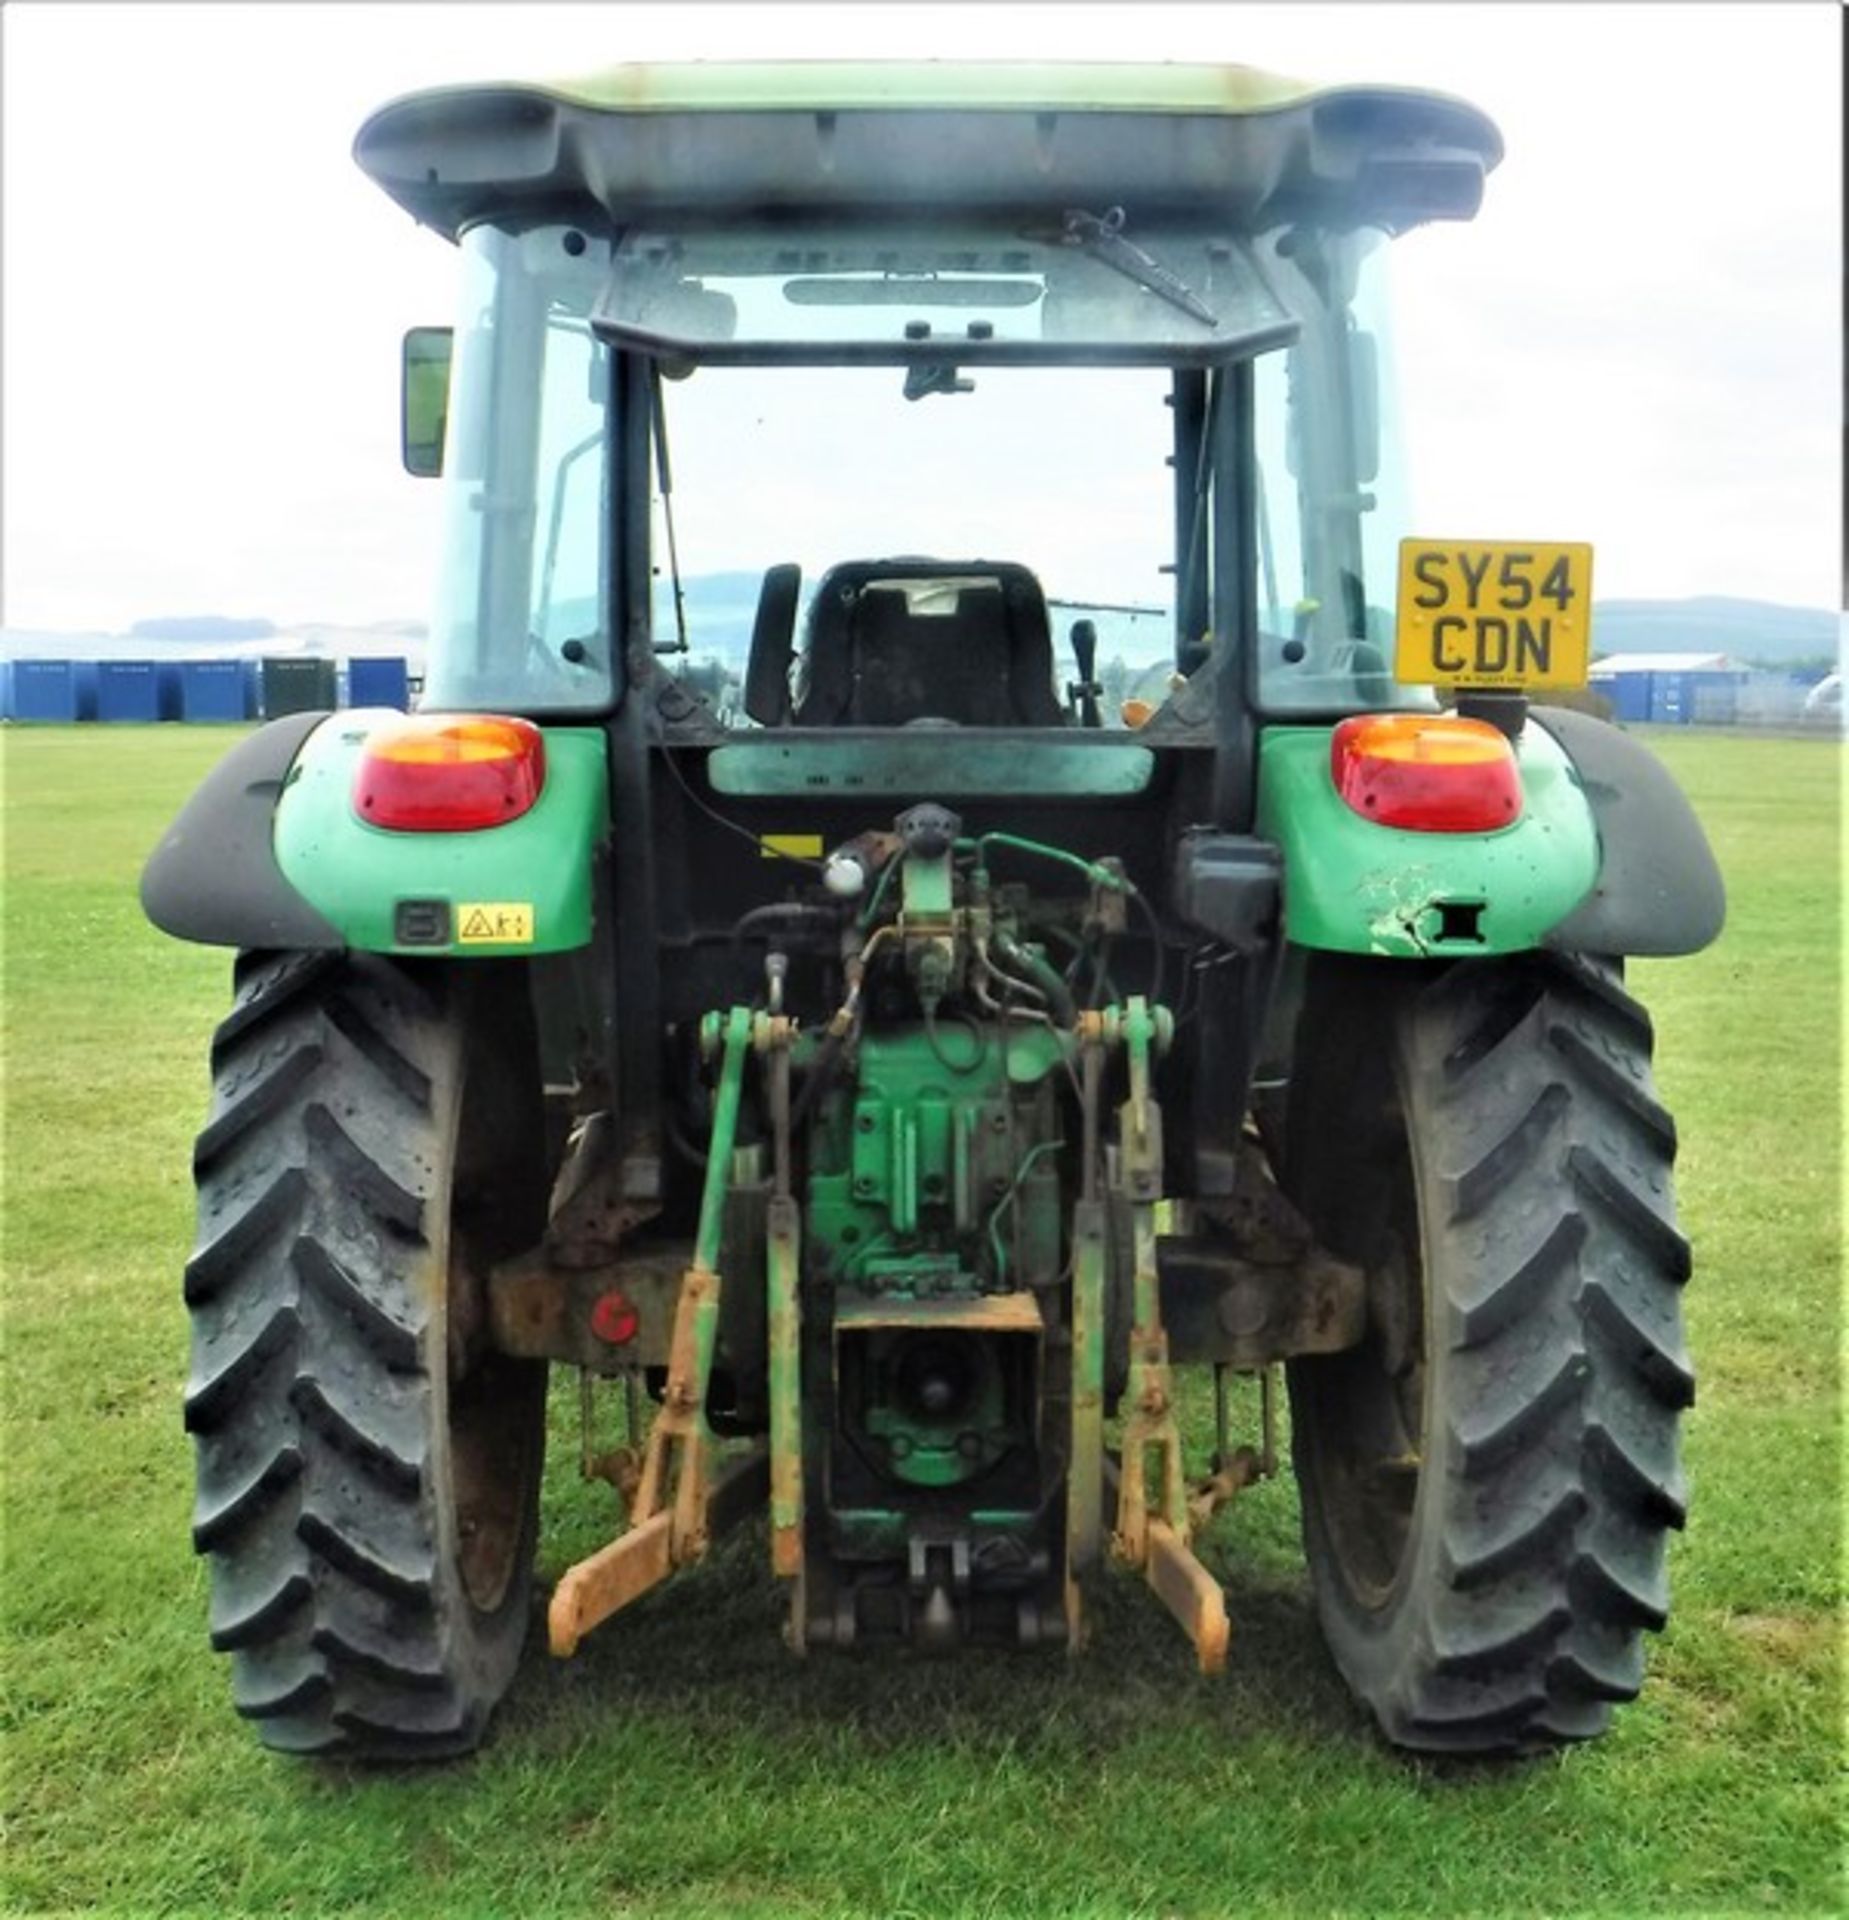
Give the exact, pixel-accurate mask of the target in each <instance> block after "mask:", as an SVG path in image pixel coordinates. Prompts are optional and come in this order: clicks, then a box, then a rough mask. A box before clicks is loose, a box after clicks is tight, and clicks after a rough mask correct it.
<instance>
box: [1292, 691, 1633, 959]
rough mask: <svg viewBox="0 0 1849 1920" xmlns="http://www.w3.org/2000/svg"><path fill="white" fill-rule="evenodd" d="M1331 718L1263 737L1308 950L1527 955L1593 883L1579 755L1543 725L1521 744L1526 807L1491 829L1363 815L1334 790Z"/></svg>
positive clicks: (1297, 933) (1591, 830)
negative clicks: (1435, 826)
mask: <svg viewBox="0 0 1849 1920" xmlns="http://www.w3.org/2000/svg"><path fill="white" fill-rule="evenodd" d="M1329 735H1330V729H1329V728H1328V727H1270V728H1267V729H1266V731H1265V732H1264V734H1263V735H1262V736H1261V739H1260V744H1259V762H1258V830H1259V832H1260V833H1261V834H1262V835H1264V837H1265V838H1267V839H1269V840H1274V841H1276V842H1277V844H1278V845H1279V846H1280V847H1281V848H1282V849H1283V854H1284V928H1285V933H1286V935H1287V937H1288V938H1289V939H1290V940H1291V941H1292V942H1293V944H1295V945H1297V946H1300V947H1312V948H1318V949H1321V950H1322V951H1325V952H1333V953H1372V954H1383V955H1387V956H1391V957H1397V958H1405V959H1417V958H1421V957H1428V956H1429V957H1442V958H1447V959H1448V958H1451V957H1454V956H1455V957H1464V956H1467V955H1473V954H1476V955H1481V954H1492V953H1519V952H1521V951H1523V950H1525V949H1527V948H1531V947H1538V946H1540V945H1542V944H1543V941H1544V940H1545V937H1546V935H1547V933H1548V932H1549V930H1550V929H1551V928H1553V927H1554V926H1556V925H1557V924H1558V923H1559V922H1560V921H1562V920H1563V919H1565V918H1566V916H1567V915H1568V914H1570V913H1571V912H1572V910H1573V909H1574V908H1575V907H1576V906H1578V905H1579V903H1580V902H1581V901H1582V900H1584V899H1585V898H1586V896H1587V895H1588V894H1589V893H1590V892H1591V891H1592V888H1593V885H1594V883H1595V882H1596V881H1597V879H1598V877H1599V833H1598V827H1597V823H1596V821H1595V819H1594V816H1593V811H1592V808H1591V806H1590V804H1589V803H1588V801H1587V799H1586V795H1585V793H1584V792H1583V791H1582V789H1581V786H1580V782H1579V779H1578V777H1577V775H1576V773H1575V770H1574V766H1573V762H1572V760H1571V759H1569V758H1568V756H1567V754H1566V752H1565V750H1564V749H1563V748H1562V747H1561V746H1560V744H1559V743H1558V742H1557V741H1556V740H1555V739H1554V738H1553V737H1552V735H1550V734H1548V733H1546V732H1545V731H1543V730H1542V729H1541V728H1539V727H1536V726H1529V727H1525V728H1524V729H1523V730H1522V734H1521V738H1520V739H1519V741H1518V742H1517V743H1516V757H1517V761H1518V764H1519V766H1520V769H1521V778H1522V792H1523V796H1524V806H1523V809H1522V816H1521V818H1520V819H1519V820H1517V821H1516V822H1515V823H1514V824H1513V825H1511V826H1507V827H1503V828H1500V829H1499V830H1497V831H1496V832H1494V833H1415V832H1410V831H1408V830H1407V829H1405V828H1400V827H1383V826H1379V825H1377V824H1376V823H1375V822H1373V821H1371V820H1365V819H1363V818H1362V817H1361V815H1359V814H1358V813H1356V812H1355V811H1354V810H1353V809H1352V808H1351V807H1350V806H1349V805H1348V804H1347V802H1346V801H1344V800H1343V799H1342V798H1341V796H1340V795H1339V794H1338V793H1337V792H1336V790H1335V784H1334V782H1333V781H1332V779H1331V778H1330V773H1329Z"/></svg>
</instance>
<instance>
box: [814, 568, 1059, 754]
mask: <svg viewBox="0 0 1849 1920" xmlns="http://www.w3.org/2000/svg"><path fill="white" fill-rule="evenodd" d="M791 719H792V720H793V721H794V723H795V724H796V725H797V726H799V727H902V726H908V725H912V724H914V723H918V722H929V721H933V720H935V721H939V722H950V723H953V724H955V725H958V726H966V727H1011V726H1012V727H1057V726H1063V725H1064V724H1065V721H1066V714H1065V710H1064V708H1063V707H1062V706H1061V705H1060V703H1059V698H1058V695H1057V694H1056V693H1055V691H1054V688H1053V642H1052V634H1051V630H1050V627H1049V624H1048V620H1047V608H1046V595H1045V594H1044V593H1042V591H1041V589H1040V583H1039V581H1038V580H1036V579H1035V578H1034V576H1033V574H1032V573H1030V572H1029V571H1028V569H1027V568H1026V567H1023V566H1018V565H1015V564H1014V563H1013V562H1010V561H994V560H968V561H963V560H957V561H947V560H922V559H898V560H853V561H847V562H844V563H843V564H842V565H840V566H836V567H831V568H830V569H829V570H828V572H827V573H825V574H824V575H823V576H822V581H821V584H820V586H818V587H817V588H816V592H815V599H814V601H813V603H812V604H811V606H810V609H809V628H808V635H807V640H806V644H805V646H804V649H803V655H802V659H801V661H800V663H799V666H798V673H797V694H796V703H795V709H794V712H793V713H792V715H791Z"/></svg>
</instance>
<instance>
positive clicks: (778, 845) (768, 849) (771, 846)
mask: <svg viewBox="0 0 1849 1920" xmlns="http://www.w3.org/2000/svg"><path fill="white" fill-rule="evenodd" d="M758 847H759V850H760V851H761V852H762V853H763V855H764V858H765V859H766V860H819V859H821V857H822V836H821V835H820V834H819V833H760V834H759V835H758Z"/></svg>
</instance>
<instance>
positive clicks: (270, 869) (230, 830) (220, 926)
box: [141, 713, 346, 948]
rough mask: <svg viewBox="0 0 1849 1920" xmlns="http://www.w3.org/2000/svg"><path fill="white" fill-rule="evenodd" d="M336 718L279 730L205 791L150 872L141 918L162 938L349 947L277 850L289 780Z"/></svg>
mask: <svg viewBox="0 0 1849 1920" xmlns="http://www.w3.org/2000/svg"><path fill="white" fill-rule="evenodd" d="M327 717H328V716H327V715H326V714H325V713H291V714H288V715H286V716H285V717H284V718H282V719H280V720H272V721H271V722H270V723H269V725H268V726H264V727H259V728H258V729H257V731H256V732H255V733H253V734H251V735H250V736H249V737H248V738H246V739H243V740H240V741H239V742H238V744H237V745H236V746H235V747H233V748H232V749H231V751H230V752H229V753H228V754H226V755H225V757H224V758H223V759H222V760H221V761H219V763H218V765H217V766H215V767H214V768H213V769H212V771H211V772H210V773H209V774H207V775H206V777H205V779H204V780H202V781H201V782H200V783H199V788H198V790H197V792H195V793H194V795H193V797H192V798H191V799H190V800H188V801H187V803H186V805H185V806H183V807H182V808H181V809H180V812H179V817H178V818H177V819H176V820H175V821H174V823H173V825H172V826H171V827H169V828H168V829H167V831H166V833H165V835H164V836H163V837H162V839H161V843H160V845H159V846H157V847H156V848H155V849H154V851H153V853H152V854H150V855H149V856H148V864H147V865H146V866H145V867H144V868H142V870H141V910H142V912H143V913H145V914H146V915H147V916H148V918H149V919H150V920H152V921H153V922H154V924H155V925H156V926H157V927H159V928H160V930H161V931H162V932H163V933H170V934H172V935H173V936H174V938H175V939H177V940H197V941H199V942H201V943H203V944H204V945H206V946H217V947H270V948H305V947H343V946H345V945H346V942H345V940H343V939H342V938H341V935H340V931H339V929H338V928H337V927H335V926H334V925H333V923H332V922H331V921H328V920H325V919H323V918H322V916H321V915H320V914H319V913H317V912H316V911H315V909H314V908H313V907H311V906H310V905H309V904H308V902H307V901H306V900H304V899H303V898H302V896H301V895H300V894H299V893H297V892H296V890H295V889H294V888H293V887H292V886H290V884H289V883H288V881H287V880H285V879H284V878H283V875H282V869H281V868H280V867H279V866H277V864H276V854H275V850H274V847H273V845H272V841H271V821H272V817H273V815H274V814H275V811H276V798H277V795H278V794H280V793H281V792H282V783H283V780H284V779H285V777H286V776H287V774H288V772H289V769H290V767H291V766H292V765H293V764H294V762H295V756H296V754H297V752H298V751H299V750H300V748H301V745H302V742H303V741H304V740H306V739H307V738H308V736H309V734H310V733H311V732H313V730H314V729H315V728H316V727H317V726H319V725H320V724H321V722H322V721H323V720H325V719H326V718H327Z"/></svg>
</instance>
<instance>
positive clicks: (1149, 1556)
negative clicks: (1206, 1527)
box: [1104, 1457, 1233, 1673]
mask: <svg viewBox="0 0 1849 1920" xmlns="http://www.w3.org/2000/svg"><path fill="white" fill-rule="evenodd" d="M1104 1480H1105V1488H1106V1491H1107V1493H1110V1494H1114V1495H1115V1496H1116V1497H1117V1500H1118V1503H1119V1506H1120V1507H1121V1505H1122V1501H1123V1492H1124V1487H1123V1477H1122V1472H1121V1469H1120V1467H1119V1464H1118V1462H1117V1461H1115V1460H1112V1459H1110V1458H1108V1457H1107V1458H1106V1460H1105V1463H1104ZM1141 1565H1142V1571H1143V1578H1144V1579H1145V1580H1146V1581H1147V1582H1148V1583H1149V1588H1150V1591H1151V1592H1152V1593H1154V1594H1155V1596H1156V1598H1157V1599H1159V1600H1160V1601H1161V1602H1162V1604H1163V1605H1164V1606H1165V1607H1167V1608H1168V1610H1169V1612H1170V1613H1172V1614H1173V1615H1174V1616H1175V1619H1176V1620H1177V1621H1178V1622H1179V1623H1180V1626H1181V1630H1182V1632H1184V1633H1185V1634H1186V1635H1187V1636H1188V1638H1189V1639H1190V1640H1191V1641H1192V1642H1193V1643H1194V1656H1195V1659H1196V1661H1197V1662H1198V1663H1199V1666H1200V1670H1201V1672H1202V1673H1222V1672H1224V1671H1225V1668H1226V1649H1227V1646H1228V1644H1229V1643H1230V1641H1231V1640H1232V1635H1233V1629H1232V1622H1231V1621H1230V1620H1229V1618H1228V1617H1227V1612H1226V1590H1225V1588H1224V1587H1222V1586H1221V1585H1220V1583H1219V1581H1218V1580H1216V1579H1215V1578H1214V1577H1213V1575H1212V1574H1211V1573H1210V1572H1208V1570H1207V1569H1206V1567H1204V1566H1203V1565H1202V1564H1201V1562H1200V1559H1199V1557H1198V1556H1197V1555H1196V1554H1195V1551H1194V1548H1193V1546H1192V1544H1191V1543H1190V1541H1189V1538H1188V1534H1187V1532H1186V1530H1185V1529H1183V1530H1180V1531H1178V1530H1177V1529H1176V1528H1174V1527H1172V1526H1170V1525H1169V1523H1168V1522H1167V1521H1166V1520H1164V1519H1161V1518H1159V1517H1158V1516H1156V1515H1154V1514H1151V1515H1150V1516H1149V1517H1148V1519H1147V1520H1146V1522H1145V1525H1144V1528H1143V1559H1142V1563H1141Z"/></svg>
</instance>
